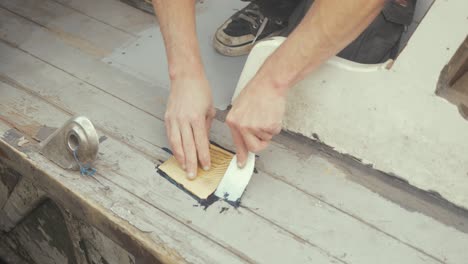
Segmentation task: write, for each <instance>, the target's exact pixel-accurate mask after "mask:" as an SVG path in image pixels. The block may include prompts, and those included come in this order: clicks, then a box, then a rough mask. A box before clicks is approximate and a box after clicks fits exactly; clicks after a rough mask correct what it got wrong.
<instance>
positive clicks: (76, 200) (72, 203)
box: [0, 81, 247, 263]
mask: <svg viewBox="0 0 468 264" xmlns="http://www.w3.org/2000/svg"><path fill="white" fill-rule="evenodd" d="M0 93H1V95H2V96H1V97H0V119H1V120H3V121H1V120H0V135H4V134H5V133H6V132H7V131H9V130H10V129H12V128H13V127H11V124H14V125H15V128H16V129H19V130H20V131H21V132H23V133H24V135H25V136H27V137H29V138H31V137H32V136H34V134H35V132H36V131H37V129H39V128H40V126H42V124H47V125H48V126H50V127H59V126H61V125H62V124H63V122H65V121H66V120H67V119H68V118H70V116H69V115H68V114H66V113H63V112H61V111H58V110H57V109H55V108H54V107H52V106H50V105H48V104H45V103H44V102H43V101H41V100H37V98H34V97H32V96H31V95H29V94H27V93H25V92H23V91H20V90H17V89H16V88H13V87H11V86H9V85H7V84H5V83H3V82H1V81H0ZM39 116H40V118H39ZM32 117H34V118H32ZM5 120H6V121H8V123H9V124H10V125H7V123H5V122H4V121H5ZM38 121H39V122H38ZM30 142H34V140H30ZM14 147H16V146H14ZM105 154H109V153H105ZM27 155H28V156H29V158H27V157H23V158H24V159H25V162H24V163H29V162H32V163H35V164H36V165H38V164H41V165H40V166H38V168H39V170H41V169H44V170H45V174H47V176H46V175H45V174H44V175H37V174H35V173H23V175H28V176H32V177H38V178H37V179H36V180H35V183H37V184H39V185H40V186H42V187H43V188H45V191H47V192H48V194H49V196H50V197H51V198H53V199H54V200H55V201H56V202H58V203H59V204H62V205H63V206H64V207H65V208H67V209H70V210H72V211H73V213H74V214H77V216H79V217H82V218H84V219H85V220H86V221H87V222H88V223H90V224H92V225H95V226H96V227H97V228H98V229H100V230H101V231H102V232H104V233H106V234H107V235H110V237H111V238H113V239H116V237H114V236H113V235H112V233H110V230H109V228H111V227H112V226H114V225H116V226H117V227H116V228H117V229H118V230H123V231H124V233H126V234H127V235H128V236H129V237H132V236H133V239H136V240H137V241H139V243H140V244H141V245H142V246H143V247H144V248H145V249H146V250H149V252H152V253H154V254H155V255H157V256H160V257H161V259H165V260H167V261H177V262H179V261H181V260H185V261H188V262H194V263H230V262H236V263H242V262H245V261H247V260H246V259H243V258H241V257H239V256H237V255H236V254H234V253H233V252H230V251H229V250H227V249H225V248H224V247H222V246H220V245H219V244H217V243H216V242H214V241H212V240H211V239H209V238H206V237H205V236H204V235H202V234H200V233H198V232H196V231H194V230H193V229H191V228H190V227H188V226H186V225H185V223H181V222H179V221H177V220H176V219H174V218H173V217H170V216H168V215H167V214H166V213H165V212H163V211H161V210H159V209H158V208H155V207H154V206H152V205H150V204H147V203H142V202H141V200H140V199H139V198H137V197H135V196H134V195H132V194H130V193H128V192H127V191H125V190H123V189H121V188H120V187H119V186H117V185H115V184H114V183H112V182H110V181H107V180H106V179H102V178H101V177H99V176H97V177H99V182H100V183H99V182H97V181H96V180H93V179H92V178H86V177H80V176H79V173H78V172H69V171H64V170H62V169H60V168H58V167H57V166H54V165H53V164H52V163H51V162H48V161H46V160H45V159H44V158H42V156H41V155H40V154H36V153H35V152H31V151H30V152H28V154H27ZM100 155H102V154H100ZM101 163H103V166H105V165H104V164H105V162H104V161H101ZM50 164H52V165H50ZM11 165H12V166H14V167H15V168H17V169H25V168H29V166H23V162H22V161H20V160H15V162H12V163H11ZM107 166H111V165H109V164H107ZM29 169H32V168H29ZM104 186H106V187H109V190H105V191H104V190H103V187H104ZM74 209H77V210H74ZM128 212H130V213H128ZM96 215H98V216H96ZM155 223H156V224H155ZM116 242H120V244H121V246H124V247H126V248H128V247H129V246H130V245H129V244H125V243H124V242H125V241H116ZM179 250H180V252H179ZM134 251H135V250H134ZM135 253H137V252H133V254H135ZM136 256H138V254H136Z"/></svg>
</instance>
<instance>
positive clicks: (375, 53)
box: [265, 0, 416, 64]
mask: <svg viewBox="0 0 468 264" xmlns="http://www.w3.org/2000/svg"><path fill="white" fill-rule="evenodd" d="M283 1H284V0H283ZM291 2H293V3H294V4H295V5H296V8H295V9H294V11H293V12H292V14H291V16H290V18H289V22H288V26H287V27H286V28H285V30H284V31H283V32H282V34H281V35H282V36H288V35H289V34H290V33H291V32H292V31H293V30H294V28H296V26H297V25H298V24H299V23H300V22H301V20H302V18H303V17H304V16H305V14H306V13H307V11H308V10H309V8H310V7H311V6H312V4H313V2H314V0H300V1H291ZM403 2H404V3H405V5H402V3H403ZM415 5H416V0H408V1H405V0H399V1H388V2H387V4H386V5H385V7H384V10H383V11H382V12H381V13H380V14H379V15H378V16H377V17H376V18H375V20H374V21H373V22H372V23H371V24H370V25H369V27H367V29H366V30H365V31H364V32H362V33H361V35H359V37H358V38H357V39H355V40H354V41H353V42H351V43H350V44H349V45H348V46H347V47H346V48H344V49H343V50H342V51H341V52H340V53H338V56H339V57H342V58H344V59H348V60H351V61H355V62H359V63H368V64H370V63H380V62H384V61H386V60H387V59H389V58H395V57H396V55H397V53H398V49H399V42H400V38H401V35H402V34H403V32H404V30H405V28H406V26H407V25H409V24H410V23H411V20H412V17H413V13H414V7H415ZM269 6H271V7H275V5H273V4H272V3H271V2H270V3H269ZM265 12H272V11H271V10H268V9H266V8H265Z"/></svg>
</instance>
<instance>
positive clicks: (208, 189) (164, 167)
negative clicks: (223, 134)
mask: <svg viewBox="0 0 468 264" xmlns="http://www.w3.org/2000/svg"><path fill="white" fill-rule="evenodd" d="M233 156H234V155H233V154H232V153H230V152H228V151H226V150H224V149H222V148H220V147H217V146H215V145H213V144H210V157H211V167H210V169H209V170H208V171H205V170H203V169H202V168H200V166H199V167H198V172H197V178H195V179H194V180H189V179H188V178H187V172H186V171H185V170H184V169H182V168H181V167H180V165H179V163H178V162H177V160H176V159H175V157H174V156H171V157H170V158H169V159H168V160H166V161H165V162H164V163H163V164H161V165H159V167H158V169H159V170H161V171H163V172H164V173H165V174H166V175H167V176H169V177H170V178H171V179H173V180H175V181H176V182H177V183H178V184H180V185H181V186H183V188H184V189H186V190H188V191H189V192H191V193H192V194H194V195H195V196H197V197H198V198H200V199H203V200H205V199H207V198H208V196H210V195H211V194H212V193H214V191H215V190H216V188H217V187H218V185H219V182H220V181H221V179H222V178H223V176H224V173H226V170H227V168H228V166H229V163H230V162H231V160H232V157H233Z"/></svg>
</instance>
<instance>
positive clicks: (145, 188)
mask: <svg viewBox="0 0 468 264" xmlns="http://www.w3.org/2000/svg"><path fill="white" fill-rule="evenodd" d="M0 50H1V49H0ZM37 101H40V100H38V98H35V97H32V96H30V95H28V94H27V93H25V92H23V91H21V90H16V89H10V90H9V91H8V92H5V93H4V96H3V97H2V98H0V105H1V106H0V112H1V113H5V114H2V115H3V119H8V120H9V121H10V122H16V121H13V120H12V119H17V118H18V115H17V114H15V113H17V112H22V111H21V110H22V109H23V107H24V106H19V105H18V104H16V103H14V102H22V104H24V105H32V104H34V102H37ZM9 102H13V103H12V104H10V103H9ZM36 104H37V103H36ZM39 104H41V106H37V105H36V107H35V108H36V110H34V111H28V112H22V118H21V120H22V122H23V124H24V123H26V122H27V120H28V119H31V123H33V124H43V125H47V126H54V124H56V123H62V122H65V120H67V119H68V115H66V113H63V112H61V111H59V110H58V109H54V108H53V107H52V106H50V105H48V104H46V103H44V102H42V103H39ZM25 132H28V131H25ZM99 132H101V133H102V131H99ZM101 133H100V134H101ZM29 136H31V135H29ZM107 136H109V138H108V139H107V140H106V141H104V142H102V143H101V145H100V151H99V152H100V156H99V160H98V161H97V163H96V168H97V169H98V175H99V181H101V182H103V181H102V180H101V177H103V178H105V179H108V180H109V181H111V182H114V183H116V184H117V185H119V186H121V187H120V188H125V189H124V190H126V191H129V192H130V193H133V194H134V195H135V196H136V197H138V198H139V199H140V201H139V203H141V204H147V205H150V206H154V207H156V208H158V209H160V210H162V211H164V212H166V213H167V214H169V215H171V216H172V217H174V218H175V219H176V220H177V221H178V222H180V223H186V225H187V226H189V227H190V228H191V229H194V230H197V231H199V232H203V234H205V236H207V237H209V238H210V239H213V240H216V241H217V242H218V243H219V244H221V245H223V246H224V247H225V248H228V249H231V250H233V251H234V252H236V253H238V254H239V255H242V256H244V257H245V259H247V260H248V261H250V260H251V261H256V262H272V263H284V262H286V261H292V262H295V263H304V262H310V261H311V260H316V261H318V262H320V263H322V262H323V263H331V262H334V261H336V262H338V261H337V260H336V259H335V258H333V257H331V256H328V254H327V252H325V251H324V250H322V249H320V248H317V247H316V246H314V245H311V244H308V243H304V241H303V240H300V239H298V238H296V237H294V236H292V235H291V234H289V233H288V232H286V231H285V230H283V229H282V228H279V227H277V226H275V225H272V224H271V223H269V222H268V221H266V220H264V219H262V218H260V217H258V216H257V215H255V214H253V213H252V212H250V211H248V210H245V209H242V208H241V209H239V210H228V211H227V212H225V213H223V214H220V211H221V209H222V207H227V206H229V205H227V204H225V203H224V202H220V203H218V204H216V205H213V206H212V207H210V208H208V210H203V208H201V207H198V206H197V207H194V205H197V203H196V202H195V200H193V199H192V198H191V197H190V196H188V195H187V194H185V193H184V192H182V191H180V190H178V189H177V187H175V186H174V185H172V184H171V183H169V182H168V181H167V180H166V179H164V178H162V177H160V176H159V175H158V174H157V173H156V170H155V163H154V162H153V161H151V160H148V159H147V158H145V157H144V156H142V155H141V154H140V153H138V152H136V151H135V150H131V149H129V147H127V146H126V145H123V144H122V143H121V142H118V141H116V140H114V139H113V138H112V137H111V136H110V135H107ZM29 156H31V157H33V154H32V153H29ZM167 157H168V154H167V153H164V156H160V158H167ZM142 173H143V174H145V175H142ZM75 174H76V173H75ZM77 184H79V183H78V182H77ZM101 188H102V186H101ZM116 192H118V191H116ZM149 194H151V195H150V196H149ZM117 205H119V206H117ZM132 206H134V203H132V204H131V206H129V205H128V203H127V204H120V203H118V202H115V204H113V205H112V206H110V207H107V210H112V211H113V212H114V211H117V212H123V213H125V212H128V211H129V210H130V211H131V212H133V210H134V209H133V208H132ZM229 207H230V206H229ZM123 217H124V219H125V215H124V216H123ZM140 217H141V219H135V218H133V220H129V221H131V222H133V221H136V222H137V223H142V224H141V226H140V229H141V230H143V231H144V232H150V231H151V230H152V224H151V222H152V219H151V218H149V217H148V216H144V215H140ZM154 233H155V235H158V233H157V232H154ZM265 241H268V243H266V242H265Z"/></svg>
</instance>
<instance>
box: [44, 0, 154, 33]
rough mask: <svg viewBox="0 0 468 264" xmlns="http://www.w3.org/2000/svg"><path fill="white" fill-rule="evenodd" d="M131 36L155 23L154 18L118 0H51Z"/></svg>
mask: <svg viewBox="0 0 468 264" xmlns="http://www.w3.org/2000/svg"><path fill="white" fill-rule="evenodd" d="M53 1H55V2H58V3H61V4H63V5H64V6H67V7H69V8H72V9H74V10H76V11H78V12H80V13H82V14H85V15H86V16H89V17H92V18H94V19H96V20H98V21H100V22H102V23H104V24H107V25H110V26H112V27H115V28H117V29H119V30H122V31H124V32H126V33H128V34H131V35H133V36H137V35H138V33H139V32H141V31H143V30H145V29H148V28H149V27H151V26H153V25H154V24H155V23H156V18H155V17H154V16H152V15H150V14H147V13H145V12H142V11H141V10H138V9H136V8H132V7H130V6H129V5H127V4H125V3H123V2H122V1H118V0H99V1H93V0H53Z"/></svg>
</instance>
